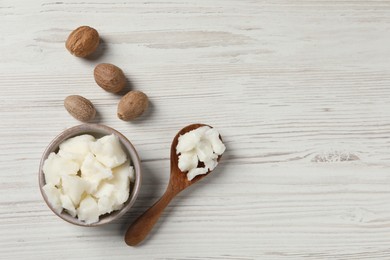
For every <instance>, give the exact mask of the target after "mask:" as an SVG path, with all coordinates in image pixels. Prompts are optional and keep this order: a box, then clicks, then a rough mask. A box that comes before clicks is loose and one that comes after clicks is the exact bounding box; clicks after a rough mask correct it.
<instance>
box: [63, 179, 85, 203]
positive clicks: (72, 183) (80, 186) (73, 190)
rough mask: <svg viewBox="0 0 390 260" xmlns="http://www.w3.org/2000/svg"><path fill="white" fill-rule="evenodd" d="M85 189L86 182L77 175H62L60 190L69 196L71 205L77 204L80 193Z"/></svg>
mask: <svg viewBox="0 0 390 260" xmlns="http://www.w3.org/2000/svg"><path fill="white" fill-rule="evenodd" d="M87 189H88V183H87V182H86V181H85V180H83V179H81V178H80V177H79V176H62V191H63V193H64V194H67V195H68V196H69V198H70V199H71V201H72V202H73V205H75V206H78V205H79V203H80V199H81V195H82V194H83V193H84V192H85V191H86V190H87ZM64 208H65V207H64Z"/></svg>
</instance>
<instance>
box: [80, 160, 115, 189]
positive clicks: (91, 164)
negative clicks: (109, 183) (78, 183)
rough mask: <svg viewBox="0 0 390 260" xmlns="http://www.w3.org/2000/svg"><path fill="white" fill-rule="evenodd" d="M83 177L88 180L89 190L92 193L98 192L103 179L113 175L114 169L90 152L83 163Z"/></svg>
mask: <svg viewBox="0 0 390 260" xmlns="http://www.w3.org/2000/svg"><path fill="white" fill-rule="evenodd" d="M81 177H82V178H83V179H84V180H86V181H87V182H88V184H89V185H88V189H87V191H88V192H89V193H91V194H92V193H94V192H96V190H97V188H98V186H99V184H100V182H101V181H102V180H104V179H109V178H111V177H112V171H111V169H110V168H107V167H105V166H104V165H103V164H101V163H100V162H99V161H98V160H97V159H96V158H95V156H94V155H93V154H92V153H89V154H88V155H87V156H86V157H85V160H84V161H83V164H82V165H81Z"/></svg>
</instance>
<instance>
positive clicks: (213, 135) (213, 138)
mask: <svg viewBox="0 0 390 260" xmlns="http://www.w3.org/2000/svg"><path fill="white" fill-rule="evenodd" d="M204 138H205V139H206V140H208V141H209V142H210V143H211V146H212V147H213V150H214V152H215V153H216V154H218V155H221V154H223V152H224V151H225V150H226V147H225V145H224V144H223V143H222V141H221V139H219V133H218V131H217V130H216V129H214V128H211V129H209V130H207V131H206V133H205V135H204Z"/></svg>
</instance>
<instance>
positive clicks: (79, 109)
mask: <svg viewBox="0 0 390 260" xmlns="http://www.w3.org/2000/svg"><path fill="white" fill-rule="evenodd" d="M64 107H65V109H66V110H67V111H68V112H69V114H70V115H71V116H73V117H74V118H76V119H77V120H79V121H81V122H88V121H90V120H92V119H94V118H95V115H96V110H95V107H94V106H93V104H92V102H91V101H89V100H88V99H86V98H84V97H82V96H78V95H71V96H68V97H67V98H65V100H64Z"/></svg>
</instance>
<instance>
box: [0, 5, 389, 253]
mask: <svg viewBox="0 0 390 260" xmlns="http://www.w3.org/2000/svg"><path fill="white" fill-rule="evenodd" d="M80 25H90V26H92V27H95V28H96V29H97V30H98V31H99V33H100V34H101V37H102V40H103V43H102V45H101V47H102V48H101V49H100V51H99V53H98V54H97V55H95V56H94V57H93V58H91V59H88V60H85V59H79V58H76V57H73V56H71V55H70V54H69V53H68V52H67V51H66V49H65V47H64V41H65V39H66V37H67V35H68V34H69V33H70V31H71V30H73V29H74V28H76V27H78V26H80ZM101 62H109V63H113V64H115V65H117V66H119V67H121V68H122V69H123V70H124V72H125V74H126V76H127V77H128V79H129V81H130V83H129V85H130V87H129V88H128V89H137V90H142V91H144V92H145V93H147V94H148V95H149V97H150V100H151V103H152V106H151V109H150V110H149V111H148V113H147V114H146V115H145V116H143V117H142V118H140V119H139V120H136V121H135V122H132V123H126V122H123V121H120V120H119V119H118V118H117V117H116V106H117V102H118V100H119V98H120V96H117V95H112V94H109V93H107V92H104V91H102V90H101V89H100V88H99V87H97V85H96V84H95V82H94V79H93V74H92V71H93V68H94V67H95V66H96V65H97V64H98V63H101ZM0 75H1V77H0V169H1V172H0V174H1V176H0V259H77V258H79V259H206V258H207V259H299V258H304V259H389V258H390V1H364V0H346V1H315V0H296V1H290V0H276V1H265V0H264V1H263V0H258V1H255V0H252V1H239V0H236V1H232V0H231V1H222V0H213V1H208V0H203V1H179V0H177V1H169V0H168V1H128V2H126V1H113V0H112V1H109V0H106V1H102V0H94V1H90V0H86V1H50V0H47V1H45V0H37V1H27V0H24V1H12V0H2V1H0ZM71 94H79V95H82V96H85V97H87V98H89V99H90V100H92V102H93V103H94V104H95V106H96V108H97V109H98V111H99V116H98V119H97V120H96V121H95V122H99V123H103V124H106V125H109V126H111V127H114V128H116V129H117V130H119V131H121V132H122V133H124V134H125V135H126V136H127V137H128V138H129V139H130V140H131V141H132V142H133V143H134V145H135V146H136V148H137V150H138V152H139V154H140V157H141V158H142V166H143V170H144V172H143V178H144V179H143V184H142V191H141V194H140V196H139V198H138V200H137V202H136V204H135V205H134V207H133V208H132V209H131V210H130V211H129V212H128V213H127V214H126V215H125V216H124V217H122V218H121V219H120V220H119V221H117V222H115V223H112V224H109V225H107V226H104V227H100V228H82V227H77V226H72V225H71V224H68V223H66V222H64V221H62V220H61V219H59V218H57V217H56V216H55V215H54V214H53V213H52V212H51V211H50V210H49V209H48V207H47V206H46V204H45V203H44V201H43V199H42V197H41V195H40V193H39V189H38V181H37V171H38V164H39V161H40V157H41V155H42V153H43V151H44V149H45V147H46V146H47V144H48V143H49V142H50V141H51V139H53V138H54V137H55V136H56V135H57V134H58V133H60V132H61V131H62V130H64V129H65V128H68V127H71V126H74V125H77V124H78V122H77V121H76V120H74V119H73V118H72V117H70V116H69V115H68V113H67V112H66V111H65V109H64V108H63V100H64V98H65V97H66V96H68V95H71ZM196 122H202V123H207V124H210V125H213V126H214V127H216V128H217V129H218V130H219V131H220V132H221V134H222V135H223V138H224V140H225V142H226V145H227V152H226V153H225V155H224V157H223V161H222V162H221V164H220V165H219V166H218V168H217V169H216V171H215V172H213V174H212V175H210V176H209V177H207V178H206V179H204V180H203V181H202V182H201V183H199V184H197V185H195V186H193V187H191V188H190V189H189V190H187V191H185V192H183V193H181V194H180V196H179V197H178V198H177V199H176V200H174V201H173V202H172V204H171V205H170V206H169V207H168V208H167V210H166V211H165V212H164V214H163V216H162V218H161V220H160V222H159V223H158V225H157V226H156V228H155V229H154V230H153V233H152V234H151V236H150V237H149V238H148V239H147V240H146V241H145V243H143V244H142V246H140V247H137V248H131V247H127V246H126V245H125V243H124V242H123V235H124V232H125V229H126V227H127V226H128V225H129V224H130V223H131V222H132V221H133V220H134V219H135V218H136V217H137V216H139V215H140V214H141V213H142V212H143V211H145V210H146V209H147V208H148V207H149V206H151V205H152V204H153V203H154V202H155V201H156V199H157V198H158V197H159V196H160V195H161V194H162V193H163V191H164V189H165V186H166V184H167V181H168V177H169V148H170V143H171V139H172V138H173V136H174V135H175V134H176V132H177V131H178V130H179V129H180V128H182V127H183V126H185V125H187V124H190V123H196Z"/></svg>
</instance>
